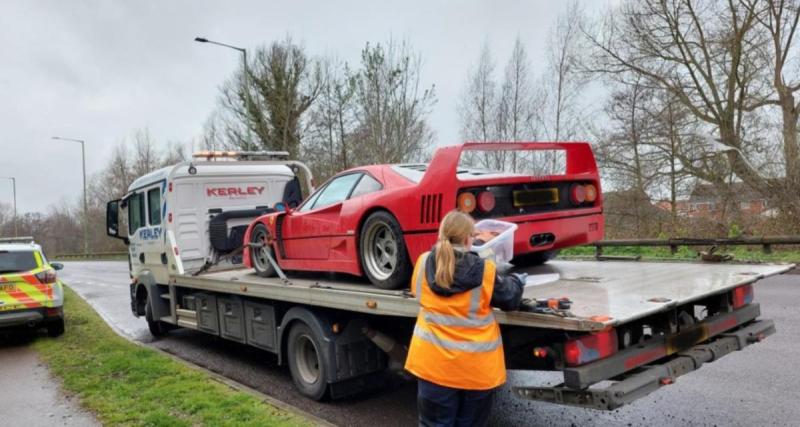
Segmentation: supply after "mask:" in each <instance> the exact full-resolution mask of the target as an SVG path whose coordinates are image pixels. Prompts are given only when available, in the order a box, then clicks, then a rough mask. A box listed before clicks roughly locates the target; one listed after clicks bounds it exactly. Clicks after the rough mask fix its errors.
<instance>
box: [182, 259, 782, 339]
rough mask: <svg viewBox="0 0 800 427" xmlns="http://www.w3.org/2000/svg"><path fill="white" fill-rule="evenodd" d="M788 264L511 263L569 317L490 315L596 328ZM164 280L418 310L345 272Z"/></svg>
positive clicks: (528, 292)
mask: <svg viewBox="0 0 800 427" xmlns="http://www.w3.org/2000/svg"><path fill="white" fill-rule="evenodd" d="M793 267H794V264H711V263H674V262H639V261H578V260H564V261H562V260H558V261H551V262H549V263H548V264H546V265H543V266H537V267H531V268H527V269H519V270H515V271H519V272H525V273H528V274H529V275H530V276H529V280H528V283H529V284H528V285H527V286H526V289H525V292H524V296H525V297H526V298H554V297H567V298H569V299H571V300H572V301H573V305H572V309H571V312H572V314H573V315H574V316H573V317H559V316H555V315H546V314H535V313H526V312H501V311H496V313H495V315H496V318H497V320H498V321H499V322H500V323H501V324H508V325H519V326H528V327H540V328H550V329H562V330H571V331H593V330H600V329H603V328H605V327H607V326H613V325H616V324H621V323H626V322H630V321H632V320H635V319H638V318H641V317H645V316H648V315H650V314H653V313H656V312H659V311H664V310H668V309H669V308H671V307H674V306H675V305H680V304H684V303H687V302H690V301H694V300H698V299H701V298H703V297H705V296H708V295H711V294H715V293H719V292H723V291H726V290H729V289H732V288H735V287H737V286H741V285H744V284H748V283H753V282H755V281H757V280H760V279H762V278H764V277H769V276H773V275H776V274H781V273H784V272H786V271H788V270H790V269H792V268H793ZM171 282H172V283H173V284H177V285H180V286H187V287H191V288H195V289H199V290H205V291H214V292H225V293H231V294H238V295H243V296H251V297H256V298H268V299H272V300H277V301H285V302H291V303H299V304H308V305H312V306H319V307H328V308H335V309H341V310H351V311H356V312H362V313H368V314H375V315H390V316H401V317H416V316H417V313H418V311H419V305H418V303H417V301H416V300H415V299H414V298H413V296H412V295H410V294H409V293H408V290H394V291H390V290H382V289H378V288H375V287H373V286H372V285H371V284H369V283H368V282H367V281H363V280H359V279H357V278H354V277H351V276H342V275H329V274H325V273H321V274H318V275H314V274H303V275H296V276H292V275H290V276H289V277H288V279H287V280H286V281H283V280H281V279H278V278H263V277H260V276H257V275H256V274H255V273H254V272H253V271H252V270H249V269H237V270H228V271H219V272H210V273H206V274H202V275H199V276H188V275H184V276H173V277H172V280H171ZM593 319H594V320H593Z"/></svg>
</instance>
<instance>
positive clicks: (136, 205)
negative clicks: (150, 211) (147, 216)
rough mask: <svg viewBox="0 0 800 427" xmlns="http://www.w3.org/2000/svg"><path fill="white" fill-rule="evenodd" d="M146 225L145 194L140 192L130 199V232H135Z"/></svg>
mask: <svg viewBox="0 0 800 427" xmlns="http://www.w3.org/2000/svg"><path fill="white" fill-rule="evenodd" d="M142 226H144V194H143V193H138V194H134V195H133V196H131V197H130V199H128V232H129V233H130V234H133V233H134V232H136V230H138V229H139V228H140V227H142Z"/></svg>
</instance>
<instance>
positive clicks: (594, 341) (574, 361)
mask: <svg viewBox="0 0 800 427" xmlns="http://www.w3.org/2000/svg"><path fill="white" fill-rule="evenodd" d="M617 345H618V342H617V331H615V330H614V329H613V328H609V329H607V330H605V331H602V332H598V333H594V334H589V335H584V336H582V337H579V338H576V339H573V340H570V341H567V342H566V343H564V362H565V363H566V364H567V365H568V366H580V365H585V364H587V363H589V362H594V361H595V360H600V359H602V358H604V357H608V356H611V355H612V354H614V353H616V352H617Z"/></svg>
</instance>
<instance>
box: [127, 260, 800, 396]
mask: <svg viewBox="0 0 800 427" xmlns="http://www.w3.org/2000/svg"><path fill="white" fill-rule="evenodd" d="M792 267H793V266H792V265H754V264H746V265H744V264H741V265H740V264H699V263H662V262H608V261H603V262H601V261H552V262H550V263H549V264H547V265H544V266H540V267H535V268H530V269H527V270H526V272H527V273H529V274H530V275H531V276H530V277H531V278H532V279H531V280H529V283H530V285H529V286H528V287H527V288H526V290H525V294H524V295H525V297H527V298H554V297H555V298H557V297H568V298H570V299H571V300H572V301H573V305H572V308H571V315H570V316H566V317H560V316H555V315H547V314H535V313H529V312H521V311H518V312H500V311H496V313H495V315H496V318H497V320H498V322H499V323H500V324H501V328H502V331H503V339H504V347H505V350H506V359H507V365H508V367H509V369H527V370H557V371H561V372H563V373H564V384H561V385H558V386H555V387H517V388H515V392H516V393H517V394H518V396H520V397H522V398H528V399H536V400H545V401H550V402H555V403H561V404H571V405H579V406H586V407H591V408H596V409H613V408H616V407H618V406H620V405H622V404H625V403H629V402H631V401H633V400H635V399H637V398H639V397H642V396H644V395H646V394H648V393H650V392H651V391H653V390H655V389H657V388H658V387H660V386H662V385H664V384H667V383H670V382H672V381H674V379H675V378H676V377H677V376H680V375H682V374H685V373H687V372H690V371H692V370H694V369H697V368H699V367H700V366H701V365H702V363H705V362H709V361H712V360H716V359H718V358H719V357H721V356H723V355H725V354H727V353H729V352H731V351H734V350H740V349H742V348H743V347H745V346H746V345H748V344H751V343H754V342H757V341H759V340H761V339H763V338H764V337H765V336H767V335H769V334H771V333H773V332H774V325H773V324H772V322H771V321H768V320H757V317H758V316H759V315H760V311H759V307H758V305H757V304H755V303H752V300H750V301H747V303H746V304H743V305H740V306H734V304H733V303H732V301H731V298H734V297H733V296H732V295H733V293H734V292H736V291H735V290H736V289H744V288H746V287H747V286H748V285H751V284H752V283H754V282H756V281H757V280H759V279H761V278H763V277H767V276H771V275H774V274H780V273H783V272H785V271H787V270H789V269H791V268H792ZM138 279H139V280H138V281H137V284H136V285H135V286H132V289H131V297H132V309H133V310H134V313H135V314H138V315H147V310H146V307H145V305H146V304H150V306H151V307H150V312H149V313H150V314H151V319H150V320H153V321H154V322H156V324H157V326H159V325H160V326H164V329H167V328H166V326H167V325H177V326H180V327H186V328H191V329H198V330H201V331H204V332H208V333H212V334H215V335H219V336H221V337H223V338H226V339H231V340H234V341H238V342H241V343H243V344H248V345H252V346H255V347H258V348H261V349H264V350H267V351H270V352H273V353H276V354H277V355H278V358H279V362H280V363H284V362H285V363H288V364H289V365H290V369H291V370H292V375H293V378H295V384H297V385H298V387H299V388H300V390H301V392H303V393H304V394H305V395H307V396H309V397H311V398H321V397H323V396H325V395H326V394H327V395H329V396H331V397H334V398H335V397H340V396H345V395H348V394H351V393H355V392H359V391H362V390H365V389H368V388H371V387H374V386H376V385H377V384H379V383H380V378H381V376H382V373H383V371H385V370H386V368H387V367H388V366H394V367H400V366H402V360H399V361H398V360H394V363H392V360H391V357H390V356H394V357H395V359H396V358H397V357H398V356H397V355H398V354H402V351H400V352H398V349H402V348H403V344H404V343H407V342H408V339H409V337H410V333H411V328H412V327H413V323H414V319H415V317H416V316H417V313H418V310H419V307H418V303H417V300H416V299H415V298H414V296H413V295H412V294H410V293H409V292H408V291H407V290H405V291H388V290H380V289H377V288H375V287H373V286H371V285H370V284H369V283H368V282H366V281H361V280H358V279H355V278H350V277H345V278H343V277H342V276H324V275H310V274H309V275H302V276H292V277H290V278H288V279H286V280H281V279H278V278H263V277H259V276H257V275H255V274H253V273H252V271H250V270H242V269H238V270H228V271H218V272H210V273H206V274H202V275H197V276H191V275H173V276H171V277H170V281H169V284H168V285H159V284H157V283H155V281H154V280H150V279H148V278H147V277H139V278H138ZM537 281H538V282H539V283H535V282H537ZM142 289H144V298H145V299H142V294H141V292H142ZM148 295H151V296H155V298H152V297H148ZM751 298H752V295H751ZM701 310H705V313H701V312H700V311H701ZM156 319H158V320H156ZM298 331H300V332H298ZM609 331H611V332H609ZM376 333H377V335H378V336H379V338H378V339H376V338H375V335H376ZM603 334H605V336H612V337H613V339H614V344H613V345H614V346H615V348H614V350H613V352H612V353H611V354H608V355H607V357H601V358H599V359H597V360H591V361H589V362H584V363H578V364H575V363H569V362H568V361H567V360H568V357H567V356H565V349H566V348H568V347H569V346H570V345H572V344H571V343H576V342H577V343H579V344H580V343H583V342H593V341H591V340H592V339H593V338H592V337H601V336H604V335H603ZM298 337H300V338H298ZM303 337H305V338H303ZM298 339H299V340H300V342H299V343H298V342H295V340H298ZM581 345H583V344H581ZM572 346H573V347H574V345H572ZM304 348H305V349H308V348H311V349H312V350H310V351H311V352H313V353H314V355H316V356H317V358H318V360H319V363H318V365H319V366H318V371H317V372H316V374H317V376H318V377H317V378H316V379H314V378H315V377H314V376H313V375H312V374H313V372H312V373H311V374H309V372H308V370H306V372H305V374H307V375H306V380H309V381H306V383H304V382H303V381H304V380H303V372H301V371H302V369H301V368H299V367H298V364H302V363H303V361H302V360H300V359H302V357H300V358H298V356H297V354H295V353H296V352H302V351H305V350H303V349H304ZM306 356H307V355H306ZM306 356H303V357H306ZM312 365H313V364H312ZM309 375H310V376H309ZM296 377H299V378H296ZM609 380H610V381H612V383H611V385H610V386H608V387H606V388H602V389H600V388H596V386H595V385H596V384H597V383H600V382H603V383H606V382H608V381H609ZM315 381H321V382H323V383H324V384H322V386H320V385H319V384H318V383H317V382H315ZM309 384H310V385H309ZM315 385H316V386H315Z"/></svg>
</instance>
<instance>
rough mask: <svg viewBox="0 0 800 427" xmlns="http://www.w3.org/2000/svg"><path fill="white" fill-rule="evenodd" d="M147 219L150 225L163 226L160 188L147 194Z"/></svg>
mask: <svg viewBox="0 0 800 427" xmlns="http://www.w3.org/2000/svg"><path fill="white" fill-rule="evenodd" d="M147 217H148V220H149V222H150V225H159V224H161V190H160V189H158V188H154V189H152V190H150V191H148V192H147Z"/></svg>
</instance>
